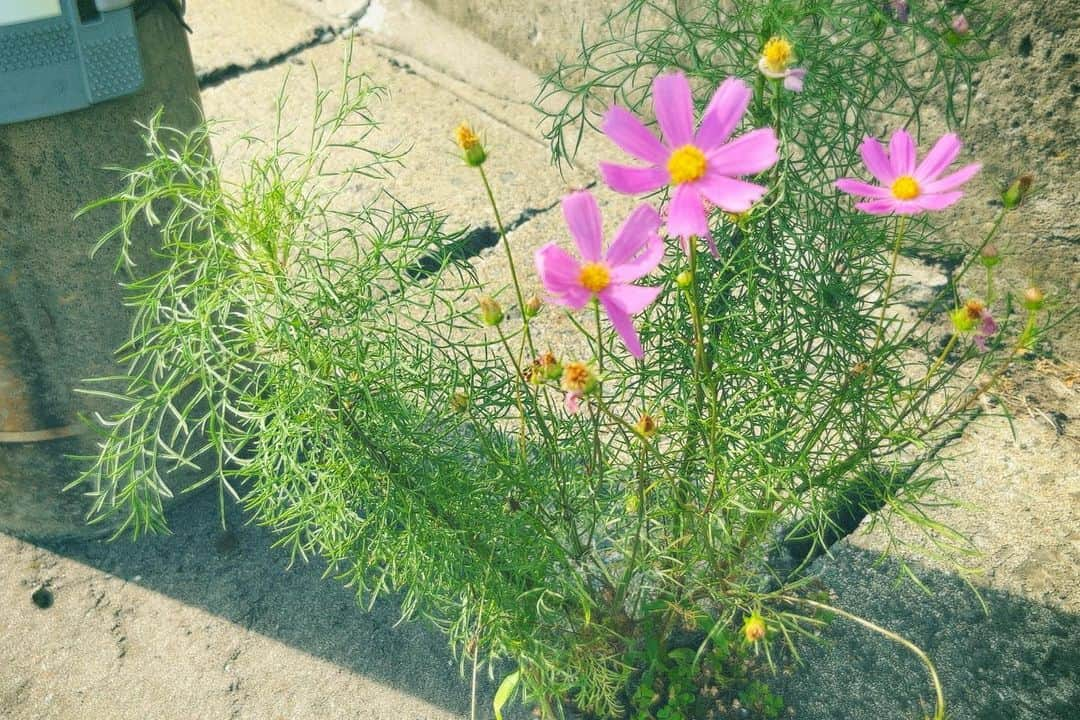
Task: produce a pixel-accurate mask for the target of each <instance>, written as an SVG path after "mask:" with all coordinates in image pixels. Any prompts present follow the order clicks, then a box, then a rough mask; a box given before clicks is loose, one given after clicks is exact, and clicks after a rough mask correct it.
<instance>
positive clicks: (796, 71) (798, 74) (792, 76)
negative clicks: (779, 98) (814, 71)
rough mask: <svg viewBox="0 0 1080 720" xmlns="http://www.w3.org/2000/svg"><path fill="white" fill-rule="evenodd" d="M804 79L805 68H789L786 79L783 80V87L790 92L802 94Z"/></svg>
mask: <svg viewBox="0 0 1080 720" xmlns="http://www.w3.org/2000/svg"><path fill="white" fill-rule="evenodd" d="M805 77H806V68H791V69H790V70H788V74H787V77H785V78H784V87H785V88H787V89H788V90H790V91H791V92H802V89H803V78H805Z"/></svg>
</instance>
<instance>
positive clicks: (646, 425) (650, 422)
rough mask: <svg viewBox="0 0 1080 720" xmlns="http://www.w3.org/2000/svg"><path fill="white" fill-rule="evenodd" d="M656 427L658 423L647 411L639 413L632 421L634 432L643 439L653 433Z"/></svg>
mask: <svg viewBox="0 0 1080 720" xmlns="http://www.w3.org/2000/svg"><path fill="white" fill-rule="evenodd" d="M658 428H659V424H658V423H657V422H656V418H654V417H653V416H652V415H650V414H649V413H641V417H639V418H638V421H637V422H636V423H634V432H636V433H637V434H638V435H640V436H641V437H643V438H645V439H648V438H651V437H652V436H653V435H655V434H656V431H657V429H658Z"/></svg>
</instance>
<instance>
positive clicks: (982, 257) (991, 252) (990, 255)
mask: <svg viewBox="0 0 1080 720" xmlns="http://www.w3.org/2000/svg"><path fill="white" fill-rule="evenodd" d="M979 262H981V263H982V264H983V267H988V268H992V267H994V266H995V265H997V264H999V263H1000V262H1001V254H1000V253H999V252H998V249H997V245H987V246H986V247H984V248H983V249H982V251H981V252H980V253H979Z"/></svg>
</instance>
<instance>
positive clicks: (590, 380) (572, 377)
mask: <svg viewBox="0 0 1080 720" xmlns="http://www.w3.org/2000/svg"><path fill="white" fill-rule="evenodd" d="M598 383H599V379H598V378H597V377H596V373H595V372H593V369H592V368H591V367H589V366H588V365H587V364H586V363H583V362H577V361H575V362H570V363H567V364H566V366H565V367H564V368H563V372H562V382H561V383H560V385H561V386H562V389H563V390H565V391H566V397H565V404H566V410H567V412H569V413H570V414H571V415H575V414H577V413H578V411H579V410H580V409H581V398H583V397H585V395H587V394H589V393H591V392H592V391H593V390H595V389H596V387H597V384H598Z"/></svg>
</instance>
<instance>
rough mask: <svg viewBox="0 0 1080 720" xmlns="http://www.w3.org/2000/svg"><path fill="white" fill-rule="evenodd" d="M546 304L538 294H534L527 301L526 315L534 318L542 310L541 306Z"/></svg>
mask: <svg viewBox="0 0 1080 720" xmlns="http://www.w3.org/2000/svg"><path fill="white" fill-rule="evenodd" d="M543 306H544V301H543V300H541V299H540V297H539V296H538V295H533V296H532V297H531V298H529V299H528V300H526V301H525V317H527V318H534V317H536V316H537V314H538V313H539V312H540V308H542V307H543Z"/></svg>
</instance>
